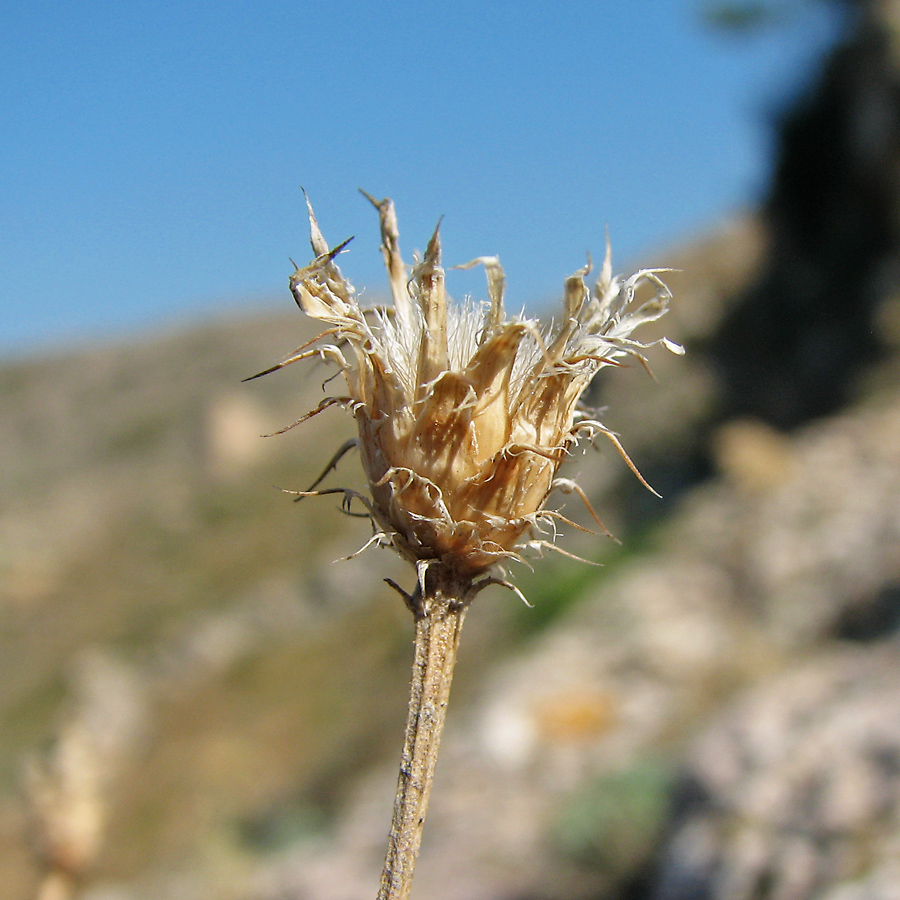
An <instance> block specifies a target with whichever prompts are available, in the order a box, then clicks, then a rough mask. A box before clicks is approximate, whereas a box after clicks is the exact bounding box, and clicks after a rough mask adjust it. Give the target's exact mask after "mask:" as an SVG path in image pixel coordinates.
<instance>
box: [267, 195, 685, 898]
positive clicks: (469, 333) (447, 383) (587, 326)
mask: <svg viewBox="0 0 900 900" xmlns="http://www.w3.org/2000/svg"><path fill="white" fill-rule="evenodd" d="M363 193H365V192H363ZM365 196H366V197H367V198H368V199H369V200H370V201H371V202H372V203H373V204H374V205H375V207H376V208H377V209H378V213H379V217H380V222H381V240H382V244H381V251H382V254H383V256H384V260H385V264H386V266H387V271H388V279H389V282H390V287H391V294H392V297H393V306H392V307H391V308H388V309H384V308H363V307H361V306H360V305H359V303H358V301H357V299H356V292H355V290H354V288H353V286H352V285H351V284H350V282H349V281H347V279H346V278H344V276H343V275H342V274H341V271H340V269H339V268H338V266H337V264H336V262H335V259H336V258H337V256H338V254H339V253H340V252H341V251H342V250H343V249H344V248H345V247H346V245H347V243H348V241H344V243H342V244H339V245H338V246H336V247H334V248H329V246H328V244H327V243H326V241H325V239H324V237H323V236H322V233H321V231H320V230H319V226H318V224H317V222H316V218H315V215H314V214H313V210H312V206H311V205H310V204H309V200H308V199H307V207H308V211H309V222H310V232H311V243H312V249H313V253H314V254H315V259H314V260H313V261H312V262H311V263H310V264H309V265H308V266H305V267H304V268H299V267H298V268H297V269H296V271H295V272H294V274H293V275H292V276H291V278H290V287H291V293H292V294H293V296H294V299H295V300H296V302H297V305H298V306H299V307H300V308H301V309H302V310H303V312H305V313H306V314H307V315H308V316H311V317H312V318H314V319H318V320H319V321H321V322H323V323H325V325H326V326H327V327H326V329H325V330H324V331H323V332H322V333H321V334H320V335H319V336H318V337H316V338H314V339H313V340H312V341H310V342H308V343H307V344H304V345H303V346H302V347H299V348H298V349H297V350H296V351H294V353H292V354H291V355H290V356H288V357H287V358H286V359H284V360H283V361H282V362H280V363H278V364H277V365H275V366H272V367H271V368H270V369H267V370H266V371H265V372H261V373H260V375H265V374H267V373H269V372H272V371H275V370H276V369H280V368H282V367H283V366H286V365H288V364H290V363H293V362H296V361H298V360H301V359H310V358H314V357H319V358H321V359H323V360H326V361H330V362H333V363H336V364H337V366H338V367H339V369H340V371H341V372H342V373H343V376H344V379H345V382H346V386H347V393H346V394H344V395H341V396H334V397H327V398H326V399H324V400H323V401H322V402H321V403H320V404H319V405H318V406H317V407H316V408H315V409H314V410H312V411H311V412H309V413H307V414H306V415H305V416H303V417H301V418H300V419H298V420H297V421H296V422H294V423H293V424H292V425H290V426H288V428H292V427H294V425H299V424H300V423H301V422H305V421H306V420H307V419H309V418H311V417H312V416H314V415H317V414H318V413H319V412H322V411H323V410H325V409H328V408H329V407H331V406H335V405H341V406H345V407H347V408H349V409H350V410H352V412H353V415H354V416H355V418H356V423H357V427H358V436H357V437H356V438H355V439H353V440H351V441H348V442H347V443H346V444H345V445H344V446H343V447H341V448H340V450H339V451H338V452H337V454H336V455H335V457H334V458H333V459H332V461H331V463H330V464H329V466H328V467H327V469H326V473H325V474H327V473H328V472H330V471H331V469H332V468H334V466H335V465H336V464H337V461H338V460H339V459H340V458H341V456H343V455H344V453H346V452H347V451H348V450H350V449H352V448H353V447H356V448H358V450H359V452H360V456H361V459H362V464H363V469H364V470H365V474H366V478H367V481H368V486H369V495H368V496H364V495H362V494H359V493H358V492H355V491H351V490H347V489H343V488H337V489H328V490H317V489H316V488H317V486H318V484H319V483H320V482H321V481H322V478H324V475H323V476H322V477H321V478H319V479H318V480H317V481H316V483H315V484H313V485H312V486H311V487H310V489H309V490H308V491H300V492H298V495H299V496H300V497H306V496H314V495H319V494H325V493H335V492H337V493H343V494H344V499H345V506H346V507H347V508H348V510H349V507H350V506H351V504H352V503H353V501H358V502H359V503H361V504H362V505H363V507H364V508H365V509H366V511H367V513H368V515H369V517H370V518H371V520H372V524H373V528H374V534H373V536H372V538H371V540H370V541H369V542H368V543H367V544H366V546H369V544H372V543H379V544H382V545H386V546H390V547H392V548H393V549H395V550H396V551H397V552H398V553H399V554H400V555H401V556H403V557H404V558H406V559H407V560H409V561H410V562H411V563H412V564H413V565H414V566H415V567H416V571H417V576H418V577H417V583H416V587H415V589H414V591H413V592H412V593H409V594H408V593H406V592H405V591H403V590H402V589H400V588H399V587H398V586H397V585H394V584H393V582H391V584H392V586H393V587H395V588H396V589H397V590H398V591H400V593H401V594H402V596H403V598H404V600H405V601H406V603H407V605H408V606H409V608H410V609H411V611H412V612H413V615H414V617H415V621H416V645H415V646H416V652H415V660H414V662H413V677H412V684H411V690H410V705H409V716H408V719H407V727H406V739H405V742H404V747H403V754H402V760H401V766H400V778H399V782H398V786H397V796H396V800H395V803H394V815H393V822H392V825H391V832H390V836H389V839H388V852H387V857H386V860H385V865H384V871H383V873H382V878H381V887H380V890H379V893H378V898H379V900H405V898H406V897H407V896H408V895H409V891H410V888H411V885H412V874H413V869H414V867H415V861H416V857H417V855H418V850H419V843H420V840H421V835H422V828H423V825H424V821H425V813H426V810H427V806H428V798H429V793H430V788H431V783H432V780H433V776H434V768H435V764H436V761H437V752H438V746H439V743H440V737H441V731H442V728H443V724H444V718H445V713H446V708H447V703H448V699H449V693H450V682H451V679H452V675H453V667H454V665H455V662H456V653H457V648H458V646H459V637H460V631H461V628H462V623H463V619H464V617H465V612H466V609H467V608H468V605H469V603H470V602H471V601H472V599H473V598H474V596H475V595H476V594H477V593H478V592H479V591H480V590H482V589H483V588H485V587H487V586H488V585H491V584H501V585H504V586H505V587H508V588H511V589H512V590H516V588H515V587H514V586H513V585H512V584H510V583H509V582H508V581H506V580H505V579H504V578H503V577H497V576H496V574H495V572H496V571H498V570H499V569H500V567H501V565H502V563H504V562H506V561H507V560H510V559H521V558H522V554H523V552H524V551H527V550H528V549H536V550H538V551H540V550H541V549H542V548H544V547H549V548H554V549H556V548H555V544H554V543H553V541H552V540H548V539H547V537H546V536H548V535H549V536H550V537H551V538H552V537H554V536H555V534H556V527H555V526H556V521H557V520H562V521H564V522H568V521H569V520H567V519H565V518H564V517H563V516H562V515H561V514H560V513H559V512H558V511H556V510H552V509H548V508H546V503H547V499H548V497H549V496H550V495H551V494H552V493H553V492H554V491H555V490H557V489H558V490H561V491H563V492H565V493H572V492H574V493H576V494H577V495H579V496H580V497H581V499H582V500H583V501H584V502H585V504H586V505H587V506H588V509H589V510H590V511H591V514H592V515H594V513H593V510H592V509H591V508H590V504H589V503H588V501H587V498H586V497H585V495H584V493H583V492H582V491H581V489H580V488H579V487H578V485H577V484H575V482H573V481H571V480H570V479H567V478H561V477H559V474H558V473H559V468H560V466H561V465H562V463H563V462H564V460H565V459H566V457H567V456H568V455H569V453H570V451H571V449H572V448H573V447H574V446H575V445H576V444H578V442H579V441H581V440H582V439H585V440H587V441H590V440H592V439H593V438H594V437H596V436H597V435H598V434H603V435H605V436H606V437H608V438H609V439H610V440H612V442H613V443H614V445H615V446H616V448H617V449H618V450H619V452H620V453H621V454H622V456H623V458H624V459H625V461H626V462H627V463H628V465H629V466H630V467H631V469H632V470H633V471H634V472H635V474H638V473H637V469H635V467H634V465H633V464H632V463H631V460H629V459H628V456H627V455H626V454H625V451H624V450H623V449H622V446H621V444H620V443H619V441H618V438H617V437H616V436H615V435H614V434H613V433H612V432H611V431H609V429H607V428H606V427H605V426H604V425H603V424H602V423H601V422H600V421H599V420H598V419H597V418H596V417H595V416H594V415H593V414H592V413H591V412H589V411H588V410H586V409H583V408H582V407H581V405H580V402H581V398H582V395H583V394H584V392H585V390H586V389H587V387H588V385H589V384H590V382H591V379H592V378H593V377H594V375H596V374H597V372H598V371H599V370H600V369H601V368H603V367H604V366H614V365H620V364H621V360H622V359H623V358H626V357H629V356H630V357H633V358H635V359H637V360H639V361H641V362H642V363H644V364H645V365H646V360H645V357H644V351H645V350H646V349H647V348H648V347H649V346H651V344H655V343H660V344H663V345H664V346H665V347H667V348H668V349H669V350H671V351H673V352H676V353H680V352H682V351H681V348H680V347H679V346H678V345H676V344H673V343H671V342H670V341H667V340H666V339H664V338H663V339H660V340H658V341H653V342H651V344H647V343H641V342H639V341H636V340H634V339H633V338H632V337H631V335H632V332H633V331H634V330H635V329H636V328H637V327H638V326H640V325H644V324H646V323H649V322H653V321H655V320H656V319H658V318H659V317H660V316H662V315H663V314H664V313H665V311H666V309H667V308H668V304H669V301H670V300H671V294H670V292H669V290H668V288H667V287H666V285H665V284H664V283H663V281H662V280H661V278H660V274H661V273H662V272H664V271H665V270H653V269H643V270H641V271H639V272H637V273H636V274H634V275H632V276H631V277H629V278H626V279H624V280H622V279H619V278H614V277H613V275H612V265H611V258H610V250H609V242H608V241H607V247H606V257H605V260H604V263H603V266H602V267H601V269H600V276H599V278H598V279H597V281H596V283H595V284H594V285H593V287H592V288H588V286H587V284H586V282H585V277H586V276H587V275H588V273H589V272H590V269H591V264H590V260H588V264H587V265H586V266H584V268H582V269H579V270H578V271H577V272H575V274H574V275H571V276H570V277H569V278H567V279H566V282H565V291H564V299H563V311H562V317H561V318H560V320H559V321H558V322H557V323H556V324H551V325H550V326H547V327H541V326H540V324H539V323H538V322H537V321H535V320H533V319H529V318H525V317H511V318H507V315H506V311H505V309H504V304H503V299H504V282H505V278H504V273H503V268H502V267H501V265H500V262H499V260H498V259H497V258H496V257H489V256H486V257H479V258H478V259H475V260H472V261H471V262H469V263H466V264H465V265H463V266H461V267H460V268H470V267H473V266H476V265H481V266H483V267H484V269H485V271H486V274H487V293H488V302H487V303H477V302H475V301H473V300H471V299H467V300H465V301H463V302H462V303H460V304H456V303H453V302H452V301H451V300H450V299H449V298H448V297H447V293H446V289H445V284H444V270H443V269H442V268H441V242H440V233H439V228H438V229H435V232H434V234H433V235H432V237H431V240H430V241H429V242H428V246H427V248H426V250H425V253H424V255H423V256H422V258H421V259H418V258H417V259H415V260H414V262H413V265H412V266H411V267H408V266H407V265H406V264H405V263H404V262H403V259H402V257H401V255H400V249H399V233H398V230H397V218H396V215H395V213H394V205H393V203H392V202H391V201H390V200H389V199H384V200H380V201H379V200H376V199H375V198H373V197H370V196H369V195H368V194H365ZM641 285H647V286H649V288H650V289H651V296H650V298H649V299H645V300H639V299H637V298H636V292H637V290H638V288H639V287H640V286H641ZM254 377H257V376H254ZM283 430H287V429H283ZM638 477H639V478H640V475H639V474H638ZM641 480H642V481H643V479H641ZM594 518H595V519H596V520H597V522H598V524H600V523H599V519H597V517H596V515H594ZM570 524H574V523H570ZM576 527H577V526H576ZM601 527H602V525H601ZM501 574H502V570H501Z"/></svg>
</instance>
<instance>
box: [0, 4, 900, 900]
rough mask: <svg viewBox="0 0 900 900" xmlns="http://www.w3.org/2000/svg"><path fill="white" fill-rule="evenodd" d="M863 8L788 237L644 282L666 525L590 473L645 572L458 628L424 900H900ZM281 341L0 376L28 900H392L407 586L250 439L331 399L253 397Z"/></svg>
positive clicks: (4, 558) (8, 658) (890, 472)
mask: <svg viewBox="0 0 900 900" xmlns="http://www.w3.org/2000/svg"><path fill="white" fill-rule="evenodd" d="M856 5H857V6H858V7H859V8H860V10H861V13H860V15H859V17H858V18H857V19H856V20H854V21H855V24H854V25H853V29H854V30H853V33H851V34H850V35H849V36H848V38H847V40H846V41H844V43H843V44H842V45H841V46H840V47H839V48H837V50H836V51H835V53H834V54H833V55H832V58H831V60H830V61H829V63H828V64H827V65H826V66H825V67H824V69H823V72H822V74H821V78H820V80H819V83H818V84H816V85H814V86H813V88H812V89H811V91H810V94H809V96H807V97H804V98H802V100H801V101H800V102H798V104H796V105H795V107H794V108H793V109H792V110H791V111H790V112H788V113H786V114H785V116H784V117H783V121H782V143H781V151H780V156H779V160H778V161H777V164H776V172H775V177H774V181H773V186H772V190H771V192H770V195H769V198H768V200H767V202H766V203H765V204H764V205H763V208H762V209H761V211H760V213H759V215H758V216H755V217H747V218H744V219H737V220H735V221H733V222H730V223H726V224H723V225H721V226H720V227H717V228H715V229H713V230H711V232H710V234H709V235H707V236H706V237H704V238H702V239H698V240H697V241H695V242H693V243H691V245H690V246H686V247H682V248H676V249H673V250H671V251H670V252H668V253H661V254H656V255H654V258H653V259H652V260H650V262H651V263H652V264H657V265H671V266H673V267H675V268H676V269H679V270H680V271H679V272H673V273H672V274H671V286H672V288H673V290H674V293H675V295H676V302H675V305H674V309H673V312H672V315H671V316H670V317H668V319H667V321H666V322H665V325H664V329H665V333H666V334H667V335H668V336H670V337H672V338H673V339H675V340H678V341H681V342H682V343H684V344H685V345H686V346H687V348H688V354H687V356H686V357H684V358H675V357H672V356H669V355H666V354H659V355H658V356H656V357H654V358H653V360H652V365H653V369H654V372H655V375H656V380H655V381H654V380H653V379H651V378H650V377H648V375H647V373H645V372H644V371H643V370H642V369H641V368H640V367H637V366H633V367H629V368H624V369H616V370H606V371H605V372H604V373H603V378H602V380H601V382H600V383H599V384H598V385H597V386H596V391H595V397H594V399H595V401H596V403H597V405H598V406H602V407H604V408H605V411H604V413H603V418H604V421H605V422H606V424H608V425H609V426H610V427H611V428H613V429H614V430H615V431H617V432H618V433H619V434H621V436H622V440H623V442H624V444H625V445H626V447H627V448H628V451H629V453H630V454H631V456H632V457H633V459H634V460H635V461H636V463H637V464H638V465H639V466H640V468H641V469H642V470H643V472H644V474H645V475H646V476H647V477H648V478H649V480H650V481H651V483H653V485H654V486H655V487H656V488H657V489H658V490H660V492H661V493H662V494H663V495H664V498H665V499H664V500H658V499H657V498H655V497H654V496H653V495H652V494H650V493H649V492H647V491H645V490H644V489H643V488H641V487H640V486H639V485H638V484H637V483H636V481H635V479H634V478H633V476H632V475H631V474H630V473H629V472H628V470H627V468H626V467H625V466H624V465H623V464H622V461H621V460H620V459H619V457H618V455H617V454H616V452H615V450H614V449H613V448H612V447H611V446H608V445H602V444H601V445H598V447H597V451H598V452H592V451H589V452H588V453H586V454H585V455H583V456H576V457H575V458H573V459H572V461H571V463H570V464H569V465H570V473H571V474H573V475H574V474H577V475H578V477H579V482H580V483H581V484H582V485H584V486H585V488H586V490H587V492H588V494H589V495H590V498H591V501H592V503H593V504H594V506H595V508H596V509H597V510H598V511H599V512H600V515H601V517H602V518H603V520H604V521H605V523H606V525H607V526H608V527H609V528H610V529H611V530H612V531H613V532H614V533H615V534H616V535H617V537H618V538H619V539H620V540H621V543H620V544H616V543H615V542H613V541H610V540H609V539H608V538H605V537H602V536H591V535H586V534H582V533H574V532H573V533H571V534H568V535H566V536H565V537H564V538H563V540H562V543H563V546H564V547H565V549H567V550H569V551H571V552H573V553H576V554H578V555H580V556H584V557H586V558H589V559H591V560H594V561H597V562H601V563H602V564H603V565H602V567H600V568H595V567H591V566H587V565H584V564H580V563H577V562H574V561H572V560H568V559H544V560H539V561H537V562H536V564H535V571H534V573H533V574H531V573H527V572H522V573H518V574H517V576H516V579H517V584H518V585H519V586H520V587H521V588H522V590H523V592H524V594H525V596H526V597H528V599H529V601H530V602H531V603H532V607H531V608H529V607H526V606H525V605H523V604H522V603H521V602H520V601H518V600H517V599H516V598H515V597H513V596H512V595H509V594H507V593H504V592H503V591H501V590H499V589H497V591H496V593H495V594H492V593H490V592H485V593H484V594H483V595H482V596H481V597H479V599H478V601H477V603H476V604H475V605H474V607H473V609H472V611H471V613H470V615H469V618H468V620H467V625H466V630H467V633H466V634H465V636H464V640H463V647H462V652H461V657H460V664H459V667H458V674H457V679H456V682H455V684H454V703H453V704H452V708H451V711H450V716H449V723H448V727H447V733H446V737H445V751H444V754H443V756H442V760H441V764H440V766H439V769H438V778H437V782H436V785H435V791H434V795H433V798H432V805H431V813H430V817H429V828H428V829H427V830H426V835H425V841H424V844H423V850H422V857H421V861H420V865H419V871H418V873H417V881H416V887H415V895H417V896H420V897H430V898H433V900H564V898H565V900H600V898H604V900H897V898H898V896H900V894H898V885H900V871H898V863H897V860H898V859H900V728H898V723H900V691H898V688H897V678H896V673H897V672H898V671H900V440H898V435H900V325H898V323H900V279H898V275H897V273H898V272H900V236H898V234H897V223H898V222H900V193H898V192H897V184H898V182H897V179H896V172H897V171H900V169H898V167H897V155H898V148H900V126H898V125H897V123H898V122H900V117H898V115H897V105H896V98H897V96H900V88H898V85H900V74H898V72H900V65H898V62H897V60H898V59H900V51H898V46H897V41H896V35H897V34H898V33H900V31H898V29H897V28H891V27H888V26H889V20H890V17H891V16H894V17H895V18H897V16H898V14H897V13H896V12H895V9H896V4H891V3H874V2H873V3H865V2H863V3H859V4H856ZM823 148H826V149H827V152H826V150H825V149H823ZM876 201H877V202H876ZM284 304H285V314H284V315H283V316H274V315H273V316H270V317H268V318H263V317H260V318H253V317H248V318H246V319H243V320H235V321H227V322H220V323H216V324H214V325H208V326H203V327H195V328H190V329H185V330H183V331H177V332H172V333H169V334H165V335H156V336H152V337H148V338H146V339H144V340H142V341H132V342H128V343H122V344H113V345H105V346H103V347H98V348H94V349H88V350H79V351H77V352H72V353H68V354H63V353H60V354H56V355H54V356H52V357H48V358H41V359H33V360H24V361H20V362H16V363H8V364H6V365H0V446H2V448H3V453H2V457H0V478H2V487H3V490H2V491H0V728H2V733H3V736H4V740H3V742H2V743H0V884H3V886H4V892H3V895H4V897H9V898H10V900H29V898H31V897H34V896H35V895H36V891H37V888H38V884H39V883H40V882H41V880H42V878H43V876H44V875H45V874H46V872H47V871H48V870H52V871H53V872H54V873H55V874H54V876H53V878H52V879H51V880H50V881H46V880H45V881H44V882H43V883H44V890H45V893H44V895H43V897H42V900H51V898H54V897H56V898H59V897H64V896H67V895H71V889H73V888H74V890H75V891H77V896H78V897H79V900H195V898H203V900H307V898H308V900H351V898H358V897H364V896H372V895H373V894H374V892H375V888H376V884H377V880H378V873H379V869H380V865H381V856H382V852H383V844H384V840H385V836H386V831H387V827H388V821H389V818H390V806H391V800H392V791H393V786H394V782H395V777H396V775H395V766H396V757H397V755H398V752H399V743H400V736H401V732H402V726H403V721H404V718H405V703H406V683H407V677H408V674H407V670H408V667H409V664H410V655H411V635H412V627H411V622H410V621H408V618H409V617H408V613H407V612H406V610H405V609H404V607H403V604H402V602H401V601H400V600H399V598H398V597H397V595H396V594H395V593H394V592H393V591H391V590H390V589H388V588H387V587H386V586H385V585H384V584H383V583H382V579H383V578H385V577H391V578H393V579H395V580H397V581H399V582H401V583H408V582H409V580H410V574H409V573H408V572H406V571H405V569H404V568H403V567H402V566H401V565H400V563H399V562H398V561H396V560H395V559H393V558H392V557H391V556H390V555H389V554H386V553H382V552H379V551H376V550H369V551H367V552H366V553H365V554H363V555H362V556H360V557H357V558H354V559H352V560H350V561H346V562H341V563H339V564H332V560H335V559H338V558H339V557H346V556H350V555H352V554H353V553H354V551H355V550H356V549H357V548H359V547H360V546H361V545H362V544H364V543H365V541H366V540H367V538H368V537H369V532H368V530H367V523H366V522H365V521H364V520H362V519H358V518H352V517H350V518H348V517H346V516H343V515H342V514H341V512H340V510H339V509H337V508H336V504H335V503H331V502H329V500H328V499H327V498H326V499H319V500H318V501H317V502H313V501H312V500H304V501H303V502H301V503H299V504H298V503H295V502H294V498H292V497H291V495H290V493H284V491H288V492H289V491H292V490H297V489H303V488H305V487H306V486H308V485H309V484H310V483H311V482H312V481H313V479H314V478H315V477H316V476H317V475H318V473H319V472H320V471H321V470H322V468H323V467H324V466H325V465H326V464H327V463H328V460H329V458H330V457H331V455H332V453H333V451H334V450H335V449H336V448H337V447H339V446H340V445H341V444H342V442H343V441H344V440H346V438H347V437H348V436H349V434H350V427H351V423H350V422H349V421H348V420H347V418H346V417H345V416H342V415H341V414H339V413H338V412H336V411H327V412H325V413H323V414H322V415H321V416H318V417H316V418H315V419H314V420H312V421H311V422H307V423H305V424H304V425H303V426H301V427H299V428H297V429H294V430H290V431H288V432H287V433H286V434H282V435H279V436H277V437H271V438H260V437H259V435H261V434H267V433H271V432H273V431H276V430H278V429H280V428H281V427H283V426H284V425H287V424H289V423H290V422H292V421H294V420H295V419H296V418H297V417H298V416H300V415H302V414H303V413H305V412H306V411H307V410H310V409H312V408H313V407H314V406H315V405H316V404H317V403H318V401H319V399H320V398H321V396H322V394H321V383H322V381H323V380H324V379H325V378H327V377H328V374H330V373H328V371H327V370H326V369H325V368H322V369H320V370H316V369H315V368H314V367H307V369H306V370H305V371H298V369H299V368H300V367H294V368H292V369H287V370H285V371H283V372H278V373H275V374H273V375H272V376H270V377H268V378H265V379H261V380H258V381H254V382H251V383H249V384H241V379H242V378H243V377H246V376H247V375H250V374H252V373H254V372H256V371H259V370H260V369H262V368H264V367H266V366H267V365H269V364H270V363H272V362H274V361H275V360H277V359H278V358H280V357H281V356H283V355H284V354H286V353H287V352H289V351H290V350H292V349H293V348H294V347H296V346H297V345H299V344H300V343H302V342H303V341H304V340H305V339H306V338H307V337H308V336H309V331H308V326H307V325H306V324H305V323H304V322H303V320H302V317H301V316H300V315H299V314H298V313H297V312H296V310H293V309H292V308H290V307H291V304H290V301H289V300H287V299H285V301H284ZM330 478H332V479H334V483H339V484H342V485H347V486H353V485H354V484H357V485H358V484H359V480H360V475H359V472H358V463H357V462H356V461H355V460H354V459H352V458H351V457H347V458H346V459H344V460H343V461H342V462H341V463H340V465H339V466H338V470H337V472H336V473H334V474H332V475H331V476H330ZM569 511H570V510H567V512H569ZM572 512H573V514H574V515H576V516H577V515H579V513H578V511H577V510H572ZM70 876H71V878H70ZM73 879H74V881H73Z"/></svg>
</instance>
